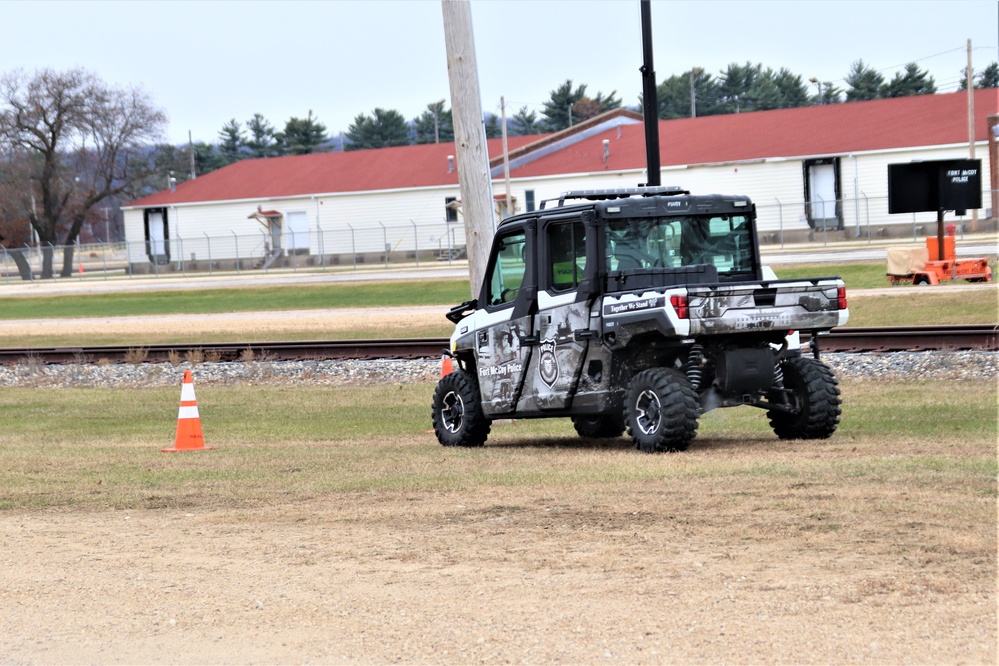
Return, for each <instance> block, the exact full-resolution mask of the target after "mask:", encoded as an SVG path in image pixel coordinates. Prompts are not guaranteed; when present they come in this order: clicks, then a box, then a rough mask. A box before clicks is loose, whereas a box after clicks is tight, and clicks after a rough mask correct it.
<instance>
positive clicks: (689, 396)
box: [625, 368, 701, 453]
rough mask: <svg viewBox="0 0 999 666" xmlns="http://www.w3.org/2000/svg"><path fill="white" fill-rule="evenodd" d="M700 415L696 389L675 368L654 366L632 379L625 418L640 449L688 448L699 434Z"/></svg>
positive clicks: (629, 431) (653, 450) (648, 451)
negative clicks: (698, 422)
mask: <svg viewBox="0 0 999 666" xmlns="http://www.w3.org/2000/svg"><path fill="white" fill-rule="evenodd" d="M700 415H701V407H700V404H699V403H698V401H697V392H696V391H695V390H694V388H693V387H692V386H691V385H690V382H689V381H688V380H687V378H686V376H684V375H682V374H681V373H679V372H677V371H676V370H670V369H667V368H652V369H651V370H644V371H642V372H640V373H638V374H637V375H635V377H634V378H633V379H632V380H631V384H630V385H629V387H628V395H627V398H626V399H625V421H626V422H627V424H628V434H629V435H631V439H632V441H634V442H635V447H636V448H637V449H638V450H640V451H644V452H645V453H661V452H664V451H686V450H687V448H689V447H690V442H691V441H693V439H694V437H695V435H697V418H698V417H699V416H700Z"/></svg>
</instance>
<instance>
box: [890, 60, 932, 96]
mask: <svg viewBox="0 0 999 666" xmlns="http://www.w3.org/2000/svg"><path fill="white" fill-rule="evenodd" d="M936 91H937V86H936V84H935V83H934V82H933V77H932V76H930V75H929V72H926V71H925V70H921V69H919V66H918V65H917V64H916V63H914V62H910V63H909V64H907V65H906V66H905V73H902V72H896V73H895V76H894V77H892V80H891V81H889V82H888V83H886V84H885V85H884V86H883V87H882V89H881V96H882V97H910V96H912V95H932V94H934V93H935V92H936Z"/></svg>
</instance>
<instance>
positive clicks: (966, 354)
mask: <svg viewBox="0 0 999 666" xmlns="http://www.w3.org/2000/svg"><path fill="white" fill-rule="evenodd" d="M822 359H823V360H824V361H825V362H826V363H828V364H829V365H830V366H831V367H832V368H833V370H834V371H835V373H836V376H837V377H838V378H839V379H841V380H851V381H900V380H941V379H945V380H970V379H978V380H981V379H995V378H996V377H999V353H997V352H980V351H957V352H894V353H881V354H846V353H839V354H836V353H830V354H824V355H823V356H822ZM440 366H441V364H440V361H439V360H436V359H433V360H417V361H400V360H376V361H370V360H368V361H284V362H277V361H254V362H249V363H243V362H231V363H198V364H193V365H192V364H190V363H186V362H185V363H178V364H176V365H172V364H169V363H144V364H127V363H120V364H69V365H45V364H41V363H38V362H37V361H35V362H32V361H26V362H22V363H18V364H15V365H9V366H0V386H7V387H22V388H156V387H165V386H174V385H179V384H180V381H181V379H182V377H183V375H184V370H191V371H192V373H193V375H194V379H195V382H196V383H198V384H215V385H233V386H234V385H241V384H242V385H247V384H250V385H261V384H273V385H290V384H301V383H303V382H304V383H311V384H317V385H328V386H356V385H369V384H411V383H416V382H425V381H433V380H436V379H437V377H439V376H440Z"/></svg>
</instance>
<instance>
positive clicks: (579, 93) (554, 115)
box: [541, 79, 586, 132]
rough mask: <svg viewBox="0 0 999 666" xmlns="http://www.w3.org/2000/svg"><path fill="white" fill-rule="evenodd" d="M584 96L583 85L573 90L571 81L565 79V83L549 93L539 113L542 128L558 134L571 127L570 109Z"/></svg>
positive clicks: (572, 120) (572, 121) (584, 87)
mask: <svg viewBox="0 0 999 666" xmlns="http://www.w3.org/2000/svg"><path fill="white" fill-rule="evenodd" d="M585 96H586V84H585V83H583V84H580V85H579V87H577V88H576V89H575V90H573V89H572V79H566V81H565V83H563V84H562V85H560V86H559V87H558V88H556V89H555V90H552V91H551V93H550V97H549V100H548V101H547V102H545V107H544V110H542V111H541V115H543V116H544V120H543V121H542V124H543V125H544V128H545V129H546V130H547V131H549V132H558V131H560V130H564V129H566V128H568V127H571V126H572V125H573V124H574V122H575V121H574V119H573V117H572V107H573V105H575V104H576V102H578V101H579V100H581V99H583V97H585Z"/></svg>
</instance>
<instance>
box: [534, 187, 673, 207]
mask: <svg viewBox="0 0 999 666" xmlns="http://www.w3.org/2000/svg"><path fill="white" fill-rule="evenodd" d="M678 194H690V192H689V191H687V190H685V189H683V188H682V187H679V186H677V185H657V186H654V187H620V188H614V189H608V190H571V191H569V192H563V193H562V194H561V196H559V198H558V205H559V206H564V205H565V200H566V199H587V200H589V201H606V200H607V199H626V198H628V197H654V196H675V195H678ZM549 201H555V199H546V200H545V201H542V202H541V208H545V204H546V203H548V202H549Z"/></svg>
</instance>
